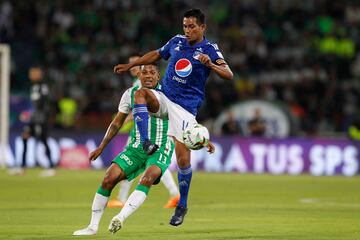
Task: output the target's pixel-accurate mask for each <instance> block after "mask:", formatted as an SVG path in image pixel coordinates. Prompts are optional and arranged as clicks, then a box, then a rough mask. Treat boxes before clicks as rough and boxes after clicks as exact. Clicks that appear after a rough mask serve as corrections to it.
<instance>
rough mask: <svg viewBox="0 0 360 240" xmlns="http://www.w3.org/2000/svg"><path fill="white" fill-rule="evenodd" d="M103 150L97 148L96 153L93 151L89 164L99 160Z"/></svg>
mask: <svg viewBox="0 0 360 240" xmlns="http://www.w3.org/2000/svg"><path fill="white" fill-rule="evenodd" d="M102 151H103V150H102V149H101V148H99V147H98V148H96V149H95V150H94V151H92V152H91V153H90V155H89V162H91V161H95V160H96V159H97V157H98V156H99V155H100V154H101V153H102Z"/></svg>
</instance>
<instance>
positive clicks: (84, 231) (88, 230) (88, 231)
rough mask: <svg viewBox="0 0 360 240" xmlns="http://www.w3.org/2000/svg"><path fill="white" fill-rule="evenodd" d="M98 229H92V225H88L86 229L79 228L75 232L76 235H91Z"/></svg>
mask: <svg viewBox="0 0 360 240" xmlns="http://www.w3.org/2000/svg"><path fill="white" fill-rule="evenodd" d="M96 232H97V230H95V229H92V228H91V227H87V228H84V229H80V230H77V231H75V232H74V233H73V235H74V236H90V235H95V234H96Z"/></svg>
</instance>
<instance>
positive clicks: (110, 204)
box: [107, 199, 124, 208]
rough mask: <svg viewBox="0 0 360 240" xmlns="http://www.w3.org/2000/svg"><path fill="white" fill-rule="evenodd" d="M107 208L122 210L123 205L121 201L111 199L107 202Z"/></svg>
mask: <svg viewBox="0 0 360 240" xmlns="http://www.w3.org/2000/svg"><path fill="white" fill-rule="evenodd" d="M107 207H108V208H122V207H124V203H123V202H122V201H119V200H116V199H113V200H110V201H109V202H108V204H107Z"/></svg>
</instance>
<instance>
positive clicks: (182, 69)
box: [175, 58, 192, 77]
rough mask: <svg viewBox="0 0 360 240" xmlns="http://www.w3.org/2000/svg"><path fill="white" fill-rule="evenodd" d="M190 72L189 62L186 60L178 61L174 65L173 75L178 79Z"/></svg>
mask: <svg viewBox="0 0 360 240" xmlns="http://www.w3.org/2000/svg"><path fill="white" fill-rule="evenodd" d="M191 72H192V65H191V62H190V61H189V60H188V59H186V58H181V59H179V60H178V61H177V62H176V64H175V73H176V74H177V75H178V76H179V77H187V76H189V75H190V73H191Z"/></svg>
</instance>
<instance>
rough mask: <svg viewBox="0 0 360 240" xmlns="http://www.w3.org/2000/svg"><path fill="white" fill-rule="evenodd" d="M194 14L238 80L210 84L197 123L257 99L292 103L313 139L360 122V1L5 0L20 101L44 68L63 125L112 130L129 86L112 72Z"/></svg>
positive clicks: (3, 20)
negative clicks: (31, 76) (31, 74)
mask: <svg viewBox="0 0 360 240" xmlns="http://www.w3.org/2000/svg"><path fill="white" fill-rule="evenodd" d="M194 6H196V7H200V8H203V9H204V10H205V12H206V14H207V25H208V28H207V33H206V37H207V38H209V39H210V40H213V41H215V42H217V43H219V47H220V49H221V51H222V53H223V54H224V56H225V59H226V60H227V62H228V64H229V65H230V66H231V68H232V70H233V72H234V74H235V77H234V81H232V82H226V81H223V80H221V79H218V78H216V77H215V75H213V76H212V77H211V79H210V81H209V82H208V85H207V92H206V95H207V96H206V102H205V104H204V106H203V108H202V109H201V111H200V114H199V119H198V120H199V121H203V120H209V119H214V118H216V117H217V116H218V115H219V113H220V112H222V111H223V110H224V109H226V108H227V107H229V106H230V105H231V104H233V103H235V102H237V101H243V100H247V99H254V98H257V99H264V100H270V101H276V102H281V103H283V104H285V105H287V106H288V107H289V109H290V111H291V112H292V114H293V115H294V116H296V117H297V118H298V119H299V122H300V130H301V131H302V132H306V133H308V134H316V133H319V132H329V131H330V132H332V131H337V132H344V131H346V129H347V128H348V126H349V125H350V124H351V122H352V121H353V119H355V118H356V116H357V115H358V114H359V112H358V111H359V108H358V106H359V105H360V83H359V77H360V54H358V52H357V49H359V44H360V27H359V26H360V24H359V23H360V2H359V1H331V0H327V1H325V0H301V1H298V0H294V1H286V0H258V1H253V0H242V1H223V0H212V1H205V0H197V1H195V0H186V1H185V0H184V1H169V0H151V1H150V0H149V1H140V0H136V1H130V0H91V1H90V0H86V1H61V0H55V1H40V0H39V1H2V3H1V5H0V41H1V42H5V43H9V44H10V45H11V49H12V76H11V77H12V80H11V90H12V94H25V95H26V94H28V92H29V90H28V89H29V85H30V81H28V76H27V73H28V69H29V68H30V67H31V66H33V65H34V64H37V65H40V66H42V67H43V69H44V73H45V76H46V79H47V80H48V81H49V82H50V84H51V86H52V96H53V105H54V109H57V110H56V112H57V114H58V124H57V125H58V126H62V127H75V128H104V127H105V126H107V124H108V122H109V121H107V120H106V121H105V119H110V118H111V116H112V113H113V112H114V109H116V107H117V104H118V102H119V98H120V96H121V94H122V92H123V91H124V90H125V89H126V88H127V87H128V86H130V84H131V77H130V75H121V76H119V75H115V74H113V72H112V69H113V66H114V65H116V64H117V63H119V62H124V60H125V59H127V58H128V57H129V56H130V55H131V54H133V53H138V52H147V51H149V50H151V49H156V48H159V47H161V46H162V45H164V44H165V43H166V41H168V40H169V39H170V38H171V37H172V36H173V35H175V34H178V33H182V29H181V28H179V27H181V24H178V23H181V21H182V16H181V13H182V12H183V10H185V9H189V8H191V7H194ZM68 106H72V107H70V108H71V111H69V110H68V109H69V107H68ZM66 114H67V115H69V116H68V118H67V119H70V120H68V121H65V120H62V119H64V118H62V115H66ZM99 116H101V117H99ZM65 119H66V117H65Z"/></svg>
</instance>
